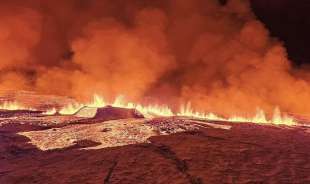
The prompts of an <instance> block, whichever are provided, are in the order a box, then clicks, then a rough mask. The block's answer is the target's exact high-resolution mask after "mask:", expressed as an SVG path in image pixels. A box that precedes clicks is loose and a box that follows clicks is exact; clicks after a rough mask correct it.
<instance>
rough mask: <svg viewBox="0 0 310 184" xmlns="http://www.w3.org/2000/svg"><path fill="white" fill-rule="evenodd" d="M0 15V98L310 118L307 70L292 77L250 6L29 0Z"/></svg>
mask: <svg viewBox="0 0 310 184" xmlns="http://www.w3.org/2000/svg"><path fill="white" fill-rule="evenodd" d="M3 6H4V5H3ZM1 9H2V8H1ZM3 9H6V10H7V11H5V12H4V13H1V14H0V20H1V22H0V24H1V26H0V27H1V28H0V33H1V36H0V40H1V42H0V57H1V63H0V69H1V75H0V79H1V85H0V89H27V90H36V91H38V92H41V93H51V94H57V95H66V96H72V97H75V98H78V99H81V100H86V98H88V97H91V96H92V95H93V94H94V93H96V94H100V95H103V96H105V97H107V98H108V99H113V98H114V97H116V96H118V95H120V94H122V95H125V96H126V97H127V98H128V99H130V100H134V101H141V102H144V101H146V99H147V100H150V101H156V102H159V103H164V104H166V103H168V105H170V106H173V107H178V106H179V105H180V104H182V103H183V104H184V103H187V102H191V105H192V107H193V108H195V109H198V110H201V111H208V112H215V113H218V114H222V115H231V114H244V113H255V111H256V109H257V108H262V109H264V110H265V111H267V112H272V111H273V109H274V108H275V107H277V106H279V108H280V109H281V110H282V111H284V112H291V113H299V114H307V113H309V110H310V104H309V103H307V101H309V100H310V92H309V91H310V85H309V82H310V80H309V78H310V77H309V76H308V74H307V73H306V72H305V71H308V70H306V69H305V68H304V69H302V70H298V69H295V68H292V66H291V65H290V61H288V59H287V53H286V50H285V48H284V47H283V46H282V43H281V42H279V41H278V40H277V39H276V38H271V37H270V36H269V32H268V30H267V29H266V28H265V26H264V25H263V24H262V23H261V22H260V21H258V20H257V19H256V17H255V16H254V14H253V13H252V11H251V9H250V4H249V2H248V1H245V0H228V1H227V3H226V4H225V5H223V4H221V3H220V2H219V1H217V0H194V1H188V0H170V1H164V0H161V1H160V0H159V1H155V2H154V1H150V0H149V1H148V0H145V1H138V0H133V1H125V2H124V1H120V0H116V1H99V0H97V1H95V0H90V1H82V0H78V1H73V0H69V1H64V2H60V1H59V2H55V1H46V2H44V3H42V2H40V1H38V0H33V1H26V2H24V3H18V2H15V3H13V2H12V3H7V4H6V5H5V7H4V8H3ZM10 10H12V11H10ZM13 10H14V11H13Z"/></svg>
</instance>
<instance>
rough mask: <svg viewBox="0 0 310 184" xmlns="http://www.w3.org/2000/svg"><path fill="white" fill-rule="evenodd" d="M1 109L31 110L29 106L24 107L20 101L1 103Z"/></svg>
mask: <svg viewBox="0 0 310 184" xmlns="http://www.w3.org/2000/svg"><path fill="white" fill-rule="evenodd" d="M0 109H3V110H26V109H28V110H31V109H29V108H26V107H24V106H23V105H21V104H19V103H18V102H4V103H2V104H0Z"/></svg>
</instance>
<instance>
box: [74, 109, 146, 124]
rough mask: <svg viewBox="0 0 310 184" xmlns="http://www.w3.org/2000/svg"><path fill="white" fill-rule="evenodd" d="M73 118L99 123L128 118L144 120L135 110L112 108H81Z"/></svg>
mask: <svg viewBox="0 0 310 184" xmlns="http://www.w3.org/2000/svg"><path fill="white" fill-rule="evenodd" d="M75 116H78V117H88V118H93V119H95V120H99V121H107V120H117V119H129V118H144V116H143V115H142V114H141V113H140V112H139V111H137V110H136V109H126V108H119V107H112V106H105V107H102V108H95V107H83V108H81V109H80V110H79V111H78V112H77V113H75Z"/></svg>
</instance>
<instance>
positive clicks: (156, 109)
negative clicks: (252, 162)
mask: <svg viewBox="0 0 310 184" xmlns="http://www.w3.org/2000/svg"><path fill="white" fill-rule="evenodd" d="M8 104H9V103H5V105H3V108H4V109H12V107H11V106H13V104H12V105H8ZM14 104H16V103H14ZM107 105H110V106H113V107H120V108H127V109H136V110H138V111H139V112H141V113H142V114H143V115H144V116H145V117H154V116H159V117H172V116H180V117H190V118H196V119H205V120H213V121H228V122H250V123H259V124H268V123H269V124H278V125H289V126H292V125H296V122H295V120H294V119H293V118H292V117H289V116H288V115H285V114H284V115H282V114H281V112H280V110H279V109H278V108H275V110H274V113H273V116H272V118H270V119H268V118H267V117H266V114H265V112H264V111H263V110H262V109H257V112H256V114H255V115H254V116H253V117H241V116H231V117H228V118H225V117H221V116H219V115H216V114H214V113H205V112H199V111H195V110H193V109H192V108H191V105H190V103H188V104H187V105H184V106H181V108H180V111H179V112H173V111H172V110H171V109H170V108H169V107H168V106H167V105H146V106H144V105H141V104H136V103H131V102H129V103H127V102H125V100H124V98H123V97H122V96H119V97H117V98H116V99H115V100H114V102H112V103H108V102H106V101H105V100H104V98H103V97H101V96H98V95H94V96H93V100H92V102H90V103H86V104H83V103H72V104H68V105H67V106H65V107H63V108H61V109H60V110H59V112H58V113H59V114H62V115H73V114H75V113H76V112H78V111H79V110H80V109H81V108H83V107H93V108H101V107H104V106H107ZM6 107H8V108H6ZM13 107H14V110H16V109H23V107H18V106H13ZM0 108H1V107H0ZM55 113H57V110H56V108H52V109H49V110H47V111H46V112H44V114H46V115H53V114H55Z"/></svg>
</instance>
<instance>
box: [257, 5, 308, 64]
mask: <svg viewBox="0 0 310 184" xmlns="http://www.w3.org/2000/svg"><path fill="white" fill-rule="evenodd" d="M251 2H252V8H253V10H254V12H255V14H256V15H257V17H258V18H259V19H260V20H261V21H262V22H264V23H265V25H266V26H267V27H268V29H269V30H270V32H271V34H272V36H274V37H277V38H279V39H280V40H281V41H284V44H285V47H286V48H287V50H288V54H289V57H290V59H291V60H293V62H294V64H296V65H297V66H298V65H301V64H310V35H309V34H310V1H309V0H299V1H296V0H251Z"/></svg>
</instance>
